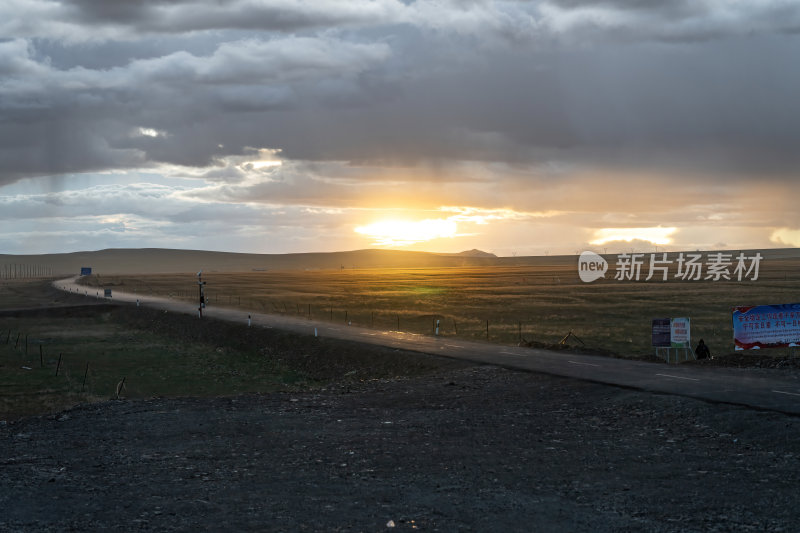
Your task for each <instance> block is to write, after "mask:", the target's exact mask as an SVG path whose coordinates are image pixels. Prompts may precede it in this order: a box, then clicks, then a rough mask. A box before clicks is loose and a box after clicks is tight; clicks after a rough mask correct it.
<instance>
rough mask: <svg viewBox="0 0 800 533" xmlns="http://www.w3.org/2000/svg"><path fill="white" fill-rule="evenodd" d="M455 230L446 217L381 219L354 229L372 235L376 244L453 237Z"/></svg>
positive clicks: (451, 222) (392, 244)
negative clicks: (412, 219)
mask: <svg viewBox="0 0 800 533" xmlns="http://www.w3.org/2000/svg"><path fill="white" fill-rule="evenodd" d="M457 230H458V226H457V224H456V223H455V222H454V221H453V220H446V219H426V220H418V221H410V220H381V221H378V222H373V223H372V224H368V225H366V226H359V227H357V228H356V229H355V231H356V233H360V234H362V235H366V236H368V237H372V238H373V239H374V241H373V244H375V245H378V246H407V245H409V244H415V243H418V242H425V241H430V240H432V239H438V238H441V237H455V235H456V231H457Z"/></svg>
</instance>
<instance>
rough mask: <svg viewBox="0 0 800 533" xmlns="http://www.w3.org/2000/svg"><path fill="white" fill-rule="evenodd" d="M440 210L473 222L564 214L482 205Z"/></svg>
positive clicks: (459, 220) (446, 207)
mask: <svg viewBox="0 0 800 533" xmlns="http://www.w3.org/2000/svg"><path fill="white" fill-rule="evenodd" d="M439 211H442V212H445V213H456V214H455V215H452V216H450V217H448V220H454V221H457V222H472V223H473V224H488V223H489V222H490V221H493V220H525V219H528V218H549V217H553V216H556V215H560V214H563V212H562V211H555V210H550V211H537V212H530V211H515V210H514V209H509V208H496V209H487V208H482V207H465V206H443V207H440V208H439Z"/></svg>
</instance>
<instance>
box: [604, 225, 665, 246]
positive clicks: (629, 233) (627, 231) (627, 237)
mask: <svg viewBox="0 0 800 533" xmlns="http://www.w3.org/2000/svg"><path fill="white" fill-rule="evenodd" d="M677 229H678V228H662V227H661V226H657V227H654V228H602V229H599V230H597V231H595V232H594V240H592V241H589V244H594V245H603V244H606V243H608V242H612V241H626V242H631V241H634V240H641V241H648V242H652V243H653V244H659V245H664V244H671V243H672V234H673V233H675V231H677Z"/></svg>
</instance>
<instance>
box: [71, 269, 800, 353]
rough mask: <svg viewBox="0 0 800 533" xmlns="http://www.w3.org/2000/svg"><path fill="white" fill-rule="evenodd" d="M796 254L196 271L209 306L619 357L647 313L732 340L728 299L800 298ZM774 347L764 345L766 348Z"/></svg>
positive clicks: (635, 339)
mask: <svg viewBox="0 0 800 533" xmlns="http://www.w3.org/2000/svg"><path fill="white" fill-rule="evenodd" d="M798 266H800V262H798V260H797V259H792V258H783V259H780V258H778V259H772V260H770V261H765V262H764V263H762V266H761V271H760V273H759V277H758V279H757V280H751V279H745V280H743V281H724V280H723V281H683V280H676V279H670V280H669V281H650V282H645V281H638V282H637V281H617V280H614V279H613V272H611V273H609V275H608V276H607V279H603V280H599V281H596V282H594V283H582V282H581V281H580V280H579V279H578V276H577V271H576V267H575V265H574V264H571V263H570V264H564V263H562V264H558V263H550V264H542V265H520V266H493V267H452V268H406V269H377V268H376V269H341V270H315V271H283V272H280V271H275V272H272V271H270V272H243V273H222V272H209V273H204V274H203V280H204V281H206V282H207V284H206V286H205V292H206V298H207V300H208V303H209V305H212V306H224V307H235V308H239V309H242V310H245V311H246V310H251V311H254V312H267V313H280V314H292V315H300V316H310V317H312V318H315V319H321V320H329V321H333V322H342V323H344V322H347V323H352V324H353V325H358V326H364V327H372V328H376V329H400V330H403V331H410V332H415V333H422V334H432V333H433V332H434V328H435V325H436V323H437V321H438V323H439V334H440V335H445V336H453V337H463V338H468V339H488V340H489V341H491V342H498V343H508V344H515V343H517V342H519V341H520V339H521V338H524V339H525V340H528V341H531V340H533V341H536V342H541V343H544V344H552V343H557V342H558V341H559V340H560V339H562V338H563V337H564V336H565V335H567V333H569V332H572V333H573V335H574V337H571V338H570V341H569V342H570V343H573V344H578V345H580V343H581V342H582V343H584V345H585V346H587V347H591V348H596V349H599V350H606V351H610V352H614V353H617V354H620V355H622V356H641V355H646V354H651V353H652V351H653V350H652V348H651V347H650V342H651V339H650V326H651V319H652V318H661V317H683V316H687V317H690V318H691V320H692V338H693V339H694V340H695V342H696V340H698V339H700V338H703V339H705V341H706V343H707V344H708V345H710V347H711V349H712V351H713V352H715V353H716V354H717V355H719V354H721V353H723V352H728V351H731V350H733V341H732V330H731V307H732V306H735V305H755V304H772V303H789V302H795V301H798V299H800V272H798ZM85 282H86V283H87V284H88V285H90V286H92V287H95V288H97V289H98V290H99V288H112V289H114V290H121V291H127V292H136V293H139V294H142V295H143V296H145V295H161V296H170V297H172V298H177V299H184V300H187V301H197V297H198V287H197V277H196V273H187V274H163V275H142V276H132V275H126V276H93V277H91V278H87V279H85ZM774 352H775V351H773V353H774Z"/></svg>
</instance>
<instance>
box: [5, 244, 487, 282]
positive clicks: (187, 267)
mask: <svg viewBox="0 0 800 533" xmlns="http://www.w3.org/2000/svg"><path fill="white" fill-rule="evenodd" d="M474 252H478V254H479V255H474ZM499 259H500V258H498V257H496V256H494V255H493V254H487V253H486V252H480V251H479V250H472V251H469V252H463V253H462V254H452V255H446V254H435V253H429V252H408V251H403V250H354V251H348V252H331V253H301V254H242V253H229V252H209V251H202V250H171V249H162V248H141V249H108V250H98V251H91V252H74V253H66V254H43V255H0V270H1V269H2V268H3V265H12V264H14V265H26V266H34V267H36V268H40V267H44V268H47V269H49V271H50V272H52V273H53V275H69V274H78V273H79V272H80V269H81V267H91V268H92V269H93V272H94V273H99V274H149V273H168V272H197V271H199V270H204V271H218V272H248V271H264V270H319V269H326V270H329V269H353V268H424V267H456V266H489V265H493V264H496V262H497V261H498V260H499ZM0 276H1V275H0ZM2 277H5V276H2Z"/></svg>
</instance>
